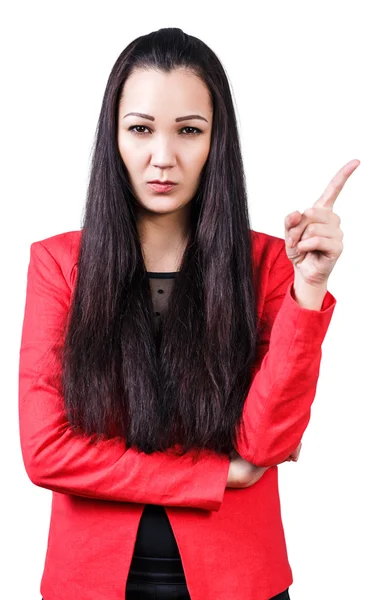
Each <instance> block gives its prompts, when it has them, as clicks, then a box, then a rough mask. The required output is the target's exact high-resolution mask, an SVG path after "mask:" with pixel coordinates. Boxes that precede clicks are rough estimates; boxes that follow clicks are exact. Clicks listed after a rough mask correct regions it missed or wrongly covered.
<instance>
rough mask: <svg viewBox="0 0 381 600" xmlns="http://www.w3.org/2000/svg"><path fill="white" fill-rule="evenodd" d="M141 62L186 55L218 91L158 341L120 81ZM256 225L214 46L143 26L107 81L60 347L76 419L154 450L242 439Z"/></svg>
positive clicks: (253, 328)
mask: <svg viewBox="0 0 381 600" xmlns="http://www.w3.org/2000/svg"><path fill="white" fill-rule="evenodd" d="M139 67H143V68H155V69H160V70H161V71H163V72H165V73H167V72H170V71H171V70H172V69H176V68H177V67H186V68H188V69H190V70H191V72H192V73H194V74H196V75H197V76H199V77H200V78H201V79H202V80H203V81H204V82H205V84H206V86H207V87H208V89H209V93H210V96H211V99H212V102H213V126H212V133H211V146H210V152H209V155H208V158H207V161H206V163H205V165H204V168H203V171H202V173H201V178H200V185H199V187H198V190H197V193H196V194H195V196H194V198H192V200H191V222H190V235H189V240H188V245H187V247H186V249H185V251H184V254H183V257H182V262H181V265H180V271H179V272H178V275H177V277H176V279H175V281H174V286H173V289H172V292H171V295H170V299H169V303H168V307H167V314H166V315H164V317H163V323H162V325H163V326H162V331H161V342H160V344H159V346H157V344H156V342H155V336H154V324H153V316H152V315H153V306H152V299H151V292H150V287H149V281H148V277H147V271H146V268H145V263H144V260H143V253H142V249H141V243H140V239H139V235H138V229H137V224H136V215H135V209H136V199H135V198H134V196H133V194H132V191H131V187H130V185H129V180H128V173H127V169H126V168H125V165H124V163H123V161H122V159H121V156H120V154H119V150H118V145H117V115H118V103H119V101H120V96H121V91H122V88H123V85H124V83H125V81H126V79H127V78H128V76H129V75H130V73H131V71H132V69H135V68H139ZM252 235H253V232H252V231H251V230H250V223H249V214H248V207H247V194H246V187H245V175H244V169H243V162H242V156H241V149H240V141H239V135H238V129H237V122H236V116H235V111H234V106H233V101H232V96H231V92H230V89H229V83H228V79H227V76H226V74H225V72H224V68H223V66H222V65H221V63H220V61H219V59H218V58H217V56H216V55H215V54H214V52H212V50H211V49H210V48H209V47H208V46H207V45H206V44H205V43H203V42H202V41H201V40H199V39H198V38H196V37H194V36H191V35H187V34H186V33H184V32H183V31H182V30H181V29H178V28H165V29H160V30H158V31H155V32H152V33H149V34H147V35H143V36H141V37H139V38H137V39H135V40H134V41H133V42H131V43H130V44H129V45H128V46H127V47H126V48H125V49H124V50H123V52H122V53H121V54H120V56H119V58H118V59H117V61H116V63H115V65H114V66H113V68H112V70H111V73H110V76H109V79H108V82H107V85H106V90H105V94H104V98H103V102H102V107H101V112H100V116H99V120H98V124H97V131H96V137H95V144H94V148H93V155H92V162H91V172H90V179H89V185H88V191H87V198H86V206H85V213H84V221H83V226H82V231H81V240H80V247H79V255H78V264H77V277H76V283H75V287H74V291H73V295H72V298H71V306H70V310H69V313H68V315H67V321H66V326H65V332H64V337H63V343H62V347H61V360H62V363H61V364H62V377H61V379H60V383H61V384H62V387H61V392H62V394H63V397H64V402H65V409H66V414H67V418H68V421H69V423H70V425H71V426H72V427H73V428H74V429H75V430H77V431H81V432H82V433H84V434H86V435H91V436H92V435H93V434H95V435H96V437H97V439H99V438H100V437H103V436H106V438H110V437H113V436H122V437H123V438H124V439H125V441H126V447H127V448H130V447H135V448H136V449H137V450H138V451H143V452H145V453H147V454H151V453H152V452H155V451H165V450H169V449H171V451H173V452H175V453H177V454H180V455H181V454H183V453H185V452H188V451H189V450H190V449H192V448H193V449H195V450H201V449H206V448H209V449H211V450H214V451H216V452H218V453H230V452H231V450H232V449H233V448H234V447H236V434H237V426H238V425H239V423H240V420H241V416H242V409H243V405H244V401H245V398H246V395H247V393H248V389H249V387H250V383H251V380H252V369H253V363H254V359H255V355H256V347H257V343H258V340H257V337H258V336H257V320H256V300H255V290H254V280H255V273H254V265H253V260H252ZM175 447H176V448H175Z"/></svg>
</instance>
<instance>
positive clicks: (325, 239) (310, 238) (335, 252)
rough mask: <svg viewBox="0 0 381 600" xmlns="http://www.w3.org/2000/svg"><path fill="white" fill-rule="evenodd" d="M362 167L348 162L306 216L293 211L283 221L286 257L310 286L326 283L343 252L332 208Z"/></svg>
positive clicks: (341, 237)
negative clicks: (344, 188)
mask: <svg viewBox="0 0 381 600" xmlns="http://www.w3.org/2000/svg"><path fill="white" fill-rule="evenodd" d="M359 164H360V161H359V160H357V159H354V160H351V161H350V162H348V163H347V164H346V165H344V167H342V168H341V169H340V171H338V172H337V173H336V175H335V176H334V177H333V179H332V180H331V181H330V183H329V184H328V186H327V188H326V189H325V190H324V192H323V194H322V195H321V196H320V198H319V199H318V200H316V202H315V203H314V204H313V206H312V207H311V208H307V209H306V210H305V211H304V212H303V214H301V213H300V212H299V211H295V212H292V213H290V214H289V215H287V217H286V218H285V220H284V226H285V239H286V252H287V256H288V257H289V259H290V260H291V262H292V263H293V265H294V267H295V270H296V272H297V273H298V275H300V276H301V277H302V278H303V280H304V281H305V282H306V283H308V284H311V285H321V284H324V283H326V282H327V279H328V277H329V275H330V273H331V272H332V269H333V267H334V266H335V264H336V261H337V259H338V258H339V256H340V254H341V253H342V251H343V242H342V240H343V235H344V234H343V231H342V230H341V229H340V223H341V220H340V217H339V216H338V215H337V214H336V213H334V212H333V207H334V203H335V201H336V198H337V197H338V195H339V193H340V192H341V190H342V189H343V187H344V184H345V182H346V181H347V179H348V178H349V177H350V175H352V173H353V172H354V171H355V170H356V169H357V167H358V166H359Z"/></svg>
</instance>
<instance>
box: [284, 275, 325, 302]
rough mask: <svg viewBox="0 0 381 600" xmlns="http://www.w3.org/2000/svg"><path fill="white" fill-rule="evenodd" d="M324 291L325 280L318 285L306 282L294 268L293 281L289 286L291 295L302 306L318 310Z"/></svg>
mask: <svg viewBox="0 0 381 600" xmlns="http://www.w3.org/2000/svg"><path fill="white" fill-rule="evenodd" d="M326 293H327V281H326V282H325V283H323V284H319V285H312V284H309V283H306V282H305V281H304V280H303V279H302V278H301V277H299V276H298V274H297V271H296V270H295V277H294V283H293V285H292V286H291V295H292V297H293V298H294V300H295V301H296V302H297V303H298V304H299V305H300V306H301V307H302V308H307V309H309V310H320V309H321V307H322V304H323V300H324V298H325V295H326Z"/></svg>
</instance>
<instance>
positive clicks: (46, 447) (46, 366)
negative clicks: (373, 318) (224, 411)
mask: <svg viewBox="0 0 381 600" xmlns="http://www.w3.org/2000/svg"><path fill="white" fill-rule="evenodd" d="M251 233H252V244H253V246H252V247H253V257H254V262H255V265H256V267H257V273H258V281H257V282H256V285H257V287H258V291H257V298H258V304H257V306H258V315H259V316H260V317H262V319H264V321H265V322H266V324H267V325H268V334H267V336H266V337H265V338H264V339H263V343H262V346H261V348H260V352H259V355H258V360H257V363H256V367H255V369H254V370H253V381H252V384H251V387H250V390H249V393H248V396H247V398H246V401H245V405H244V411H243V414H244V420H243V425H242V427H241V429H240V434H239V447H238V452H239V454H240V455H241V456H242V457H243V458H245V459H247V460H249V461H250V462H252V463H254V464H256V465H259V466H271V467H272V468H270V469H268V470H267V471H266V472H265V473H264V475H263V476H262V478H261V479H260V480H259V481H258V482H257V483H256V484H254V485H253V486H251V487H249V488H244V489H233V488H227V489H226V488H225V486H226V481H227V476H228V470H229V462H230V461H229V457H228V456H227V455H223V456H219V455H218V454H216V453H214V452H211V451H204V452H203V453H202V454H201V457H200V460H199V461H198V462H197V463H195V464H194V465H193V464H192V462H191V460H190V455H189V454H188V455H185V456H184V457H176V456H174V455H170V454H165V453H155V454H152V455H146V454H143V453H141V454H138V452H137V451H135V450H132V449H128V450H126V449H125V443H124V440H123V439H122V438H119V437H118V438H114V439H111V440H103V441H101V442H99V443H98V444H96V445H94V444H90V442H89V440H88V438H87V437H85V436H80V435H78V434H74V433H73V432H72V430H71V429H70V427H69V425H68V422H67V420H66V418H65V412H64V406H63V399H62V397H61V396H60V395H59V393H58V391H57V389H56V387H55V385H54V382H53V380H52V379H51V378H50V375H51V368H52V366H51V365H52V361H51V360H50V359H51V358H52V355H51V350H50V348H51V345H52V343H53V342H54V340H55V339H56V335H57V331H58V328H59V326H60V324H61V322H62V319H63V318H64V316H65V315H66V313H67V311H68V308H69V304H70V299H71V295H72V291H73V285H74V282H75V278H76V273H77V257H78V250H79V241H80V236H81V231H70V232H65V233H62V234H59V235H55V236H52V237H49V238H47V239H44V240H41V241H36V242H33V243H32V244H31V247H30V262H29V267H28V274H27V285H26V301H25V313H24V321H23V328H22V339H21V348H20V370H19V418H20V440H21V449H22V456H23V461H24V465H25V469H26V472H27V474H28V476H29V478H30V480H31V481H32V483H34V484H35V485H38V486H40V487H43V488H46V489H48V490H52V492H53V494H52V508H51V520H50V528H49V535H48V543H47V552H46V559H45V565H44V571H43V575H42V581H41V586H40V591H41V594H42V596H43V597H44V600H79V599H80V600H124V599H125V589H126V580H127V576H128V572H129V568H130V562H131V559H132V554H133V550H134V544H135V540H136V535H137V529H138V524H139V520H140V517H141V514H142V512H143V508H144V504H162V505H165V507H166V512H167V515H168V517H169V520H170V523H171V526H172V528H173V532H174V535H175V537H176V540H177V543H178V546H179V551H180V555H181V558H182V562H183V566H184V571H185V576H186V581H187V586H188V589H189V593H190V595H191V598H192V600H268V599H269V598H271V597H272V596H275V595H276V594H278V593H280V592H281V591H283V590H285V589H286V588H287V587H288V586H290V585H291V583H292V582H293V576H292V571H291V567H290V565H289V562H288V557H287V549H286V543H285V537H284V530H283V525H282V519H281V510H280V499H279V492H278V467H277V466H276V465H277V464H279V463H280V462H282V461H284V460H285V459H286V458H288V457H289V455H290V454H291V453H292V452H293V451H294V450H295V449H296V447H297V446H298V444H299V442H300V441H301V438H302V436H303V433H304V431H305V429H306V427H307V425H308V422H309V419H310V409H311V404H312V402H313V400H314V397H315V392H316V386H317V381H318V375H319V368H320V360H321V344H322V342H323V340H324V337H325V334H326V332H327V329H328V326H329V323H330V320H331V317H332V314H333V311H334V308H335V305H336V300H335V298H334V297H333V296H332V294H331V293H330V292H328V291H327V293H326V295H325V298H324V301H323V305H322V308H321V310H320V311H318V310H309V309H306V308H302V307H301V306H300V305H299V304H298V303H297V301H296V300H295V299H294V298H293V296H292V295H291V287H292V284H293V278H294V269H293V266H292V263H291V261H290V260H289V259H288V257H287V254H286V251H285V246H284V240H283V239H281V238H278V237H274V236H270V235H267V234H265V233H260V232H256V231H252V232H251ZM191 454H193V451H192V453H191Z"/></svg>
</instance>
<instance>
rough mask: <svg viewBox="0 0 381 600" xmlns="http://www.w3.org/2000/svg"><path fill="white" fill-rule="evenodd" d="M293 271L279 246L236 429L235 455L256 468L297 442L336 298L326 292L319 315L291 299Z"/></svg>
mask: <svg viewBox="0 0 381 600" xmlns="http://www.w3.org/2000/svg"><path fill="white" fill-rule="evenodd" d="M293 282H294V267H293V265H292V263H291V261H290V260H289V258H288V256H287V253H286V249H285V246H284V241H283V240H282V247H281V249H280V251H279V253H278V254H277V255H276V259H275V261H274V262H273V264H272V265H271V267H270V270H269V273H268V282H267V290H266V296H265V299H264V304H263V313H262V319H261V322H262V325H263V335H262V339H261V343H260V345H259V352H258V357H257V360H256V364H255V367H254V369H253V375H254V376H253V380H252V383H251V386H250V389H249V392H248V395H247V397H246V400H245V404H244V408H243V412H242V421H241V424H240V426H239V429H238V447H237V452H238V453H239V454H240V455H241V456H242V457H243V458H244V459H246V460H248V461H249V462H251V463H253V464H255V465H257V466H266V467H270V466H275V465H277V464H279V463H281V462H283V461H284V460H286V459H287V458H288V457H289V456H290V454H291V453H292V452H293V451H294V450H295V449H296V447H297V446H298V444H299V443H300V441H301V439H302V436H303V433H304V431H305V429H306V427H307V425H308V422H309V420H310V413H311V405H312V402H313V400H314V397H315V393H316V388H317V381H318V376H319V369H320V362H321V356H322V350H321V345H322V343H323V340H324V337H325V334H326V332H327V329H328V326H329V323H330V321H331V318H332V314H333V311H334V308H335V306H336V299H335V298H334V297H333V295H332V294H331V293H330V292H329V291H327V293H326V295H325V297H324V300H323V304H322V307H321V309H320V310H311V309H307V308H302V307H301V306H300V305H299V304H298V302H297V301H296V300H295V299H294V297H293V296H292V293H291V292H292V288H293Z"/></svg>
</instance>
